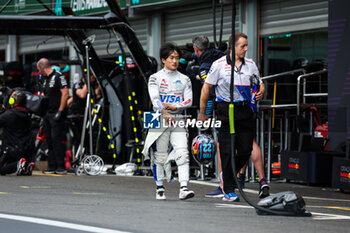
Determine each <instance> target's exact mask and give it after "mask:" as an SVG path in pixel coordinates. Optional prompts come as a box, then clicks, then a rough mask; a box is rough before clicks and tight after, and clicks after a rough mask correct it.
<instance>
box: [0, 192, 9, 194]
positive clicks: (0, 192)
mask: <svg viewBox="0 0 350 233" xmlns="http://www.w3.org/2000/svg"><path fill="white" fill-rule="evenodd" d="M0 194H9V193H7V192H0Z"/></svg>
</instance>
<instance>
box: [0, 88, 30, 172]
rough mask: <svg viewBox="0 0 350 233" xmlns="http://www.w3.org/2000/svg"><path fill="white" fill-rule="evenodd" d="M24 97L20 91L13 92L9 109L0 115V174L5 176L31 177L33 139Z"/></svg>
mask: <svg viewBox="0 0 350 233" xmlns="http://www.w3.org/2000/svg"><path fill="white" fill-rule="evenodd" d="M25 101H26V97H25V94H24V93H23V92H21V91H18V90H16V91H14V92H13V93H12V94H11V96H10V98H9V104H10V106H11V108H10V109H8V110H7V111H5V112H4V113H2V114H1V115H0V127H1V128H3V133H2V134H1V140H2V145H1V155H0V174H1V175H6V174H11V173H14V172H16V171H17V175H31V174H32V170H33V169H34V163H33V162H31V161H30V160H31V157H32V154H33V153H34V137H33V136H32V134H31V118H30V113H28V110H27V109H26V108H25V107H24V106H25Z"/></svg>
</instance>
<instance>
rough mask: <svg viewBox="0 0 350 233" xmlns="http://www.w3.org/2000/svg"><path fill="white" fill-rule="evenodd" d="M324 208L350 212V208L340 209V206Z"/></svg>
mask: <svg viewBox="0 0 350 233" xmlns="http://www.w3.org/2000/svg"><path fill="white" fill-rule="evenodd" d="M324 208H328V209H336V210H350V208H345V207H338V206H325V207H324Z"/></svg>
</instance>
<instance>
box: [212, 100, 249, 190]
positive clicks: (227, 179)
mask: <svg viewBox="0 0 350 233" xmlns="http://www.w3.org/2000/svg"><path fill="white" fill-rule="evenodd" d="M228 109H229V104H228V103H218V105H217V115H218V119H219V120H221V127H220V128H219V137H218V139H219V149H220V158H221V166H222V173H223V178H224V179H223V180H224V191H225V193H232V192H234V188H235V186H236V185H235V180H234V174H233V171H232V153H231V151H232V150H231V134H230V124H229V115H228ZM234 115H235V132H236V133H235V152H236V153H235V164H236V172H237V173H238V172H239V170H240V169H241V168H242V167H243V166H244V164H245V163H246V162H247V161H248V159H249V157H250V155H251V152H252V145H253V138H254V123H255V122H254V120H253V112H252V110H251V109H250V108H249V105H248V104H247V105H239V106H236V105H235V108H234Z"/></svg>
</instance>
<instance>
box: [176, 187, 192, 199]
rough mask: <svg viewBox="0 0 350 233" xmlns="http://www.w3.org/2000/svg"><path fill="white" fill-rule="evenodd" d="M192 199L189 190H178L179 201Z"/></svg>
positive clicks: (183, 188)
mask: <svg viewBox="0 0 350 233" xmlns="http://www.w3.org/2000/svg"><path fill="white" fill-rule="evenodd" d="M192 197H194V192H193V191H191V190H189V189H188V188H187V187H182V188H180V193H179V199H180V200H186V199H189V198H192Z"/></svg>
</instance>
